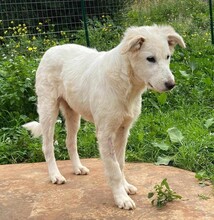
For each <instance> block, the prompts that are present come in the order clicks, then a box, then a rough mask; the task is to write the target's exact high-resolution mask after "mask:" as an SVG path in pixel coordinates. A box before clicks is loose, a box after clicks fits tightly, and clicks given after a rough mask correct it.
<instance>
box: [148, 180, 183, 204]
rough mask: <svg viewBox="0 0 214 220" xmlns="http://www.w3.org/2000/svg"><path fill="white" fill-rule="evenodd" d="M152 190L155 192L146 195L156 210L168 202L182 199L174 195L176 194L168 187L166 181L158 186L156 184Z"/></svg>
mask: <svg viewBox="0 0 214 220" xmlns="http://www.w3.org/2000/svg"><path fill="white" fill-rule="evenodd" d="M154 190H155V192H150V193H148V198H149V199H151V198H152V201H151V203H152V205H155V206H157V207H158V208H162V207H163V206H165V205H166V204H167V203H168V202H172V201H173V200H176V199H181V198H182V196H180V195H178V194H176V192H174V191H173V190H172V189H171V188H170V187H169V184H168V182H167V179H163V180H162V182H161V183H160V184H156V185H155V186H154Z"/></svg>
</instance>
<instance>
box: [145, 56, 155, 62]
mask: <svg viewBox="0 0 214 220" xmlns="http://www.w3.org/2000/svg"><path fill="white" fill-rule="evenodd" d="M146 59H147V60H148V61H149V62H150V63H155V62H156V59H155V57H147V58H146Z"/></svg>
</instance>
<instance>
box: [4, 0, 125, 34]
mask: <svg viewBox="0 0 214 220" xmlns="http://www.w3.org/2000/svg"><path fill="white" fill-rule="evenodd" d="M84 1H85V11H86V15H87V17H88V18H93V17H94V16H96V17H99V16H102V15H110V16H113V15H114V14H117V13H118V12H119V10H120V9H121V8H123V6H124V4H125V1H124V0H84ZM0 6H1V7H0V35H1V33H2V32H5V30H7V29H8V28H13V27H15V26H17V25H22V26H23V25H24V26H26V27H28V33H27V34H28V35H32V34H34V35H35V34H47V33H59V32H61V31H64V32H74V31H76V30H77V29H80V28H82V26H83V25H82V20H83V15H82V8H81V0H1V3H0ZM15 35H16V33H15V34H14V32H13V35H12V34H11V35H10V33H8V36H9V37H12V36H15Z"/></svg>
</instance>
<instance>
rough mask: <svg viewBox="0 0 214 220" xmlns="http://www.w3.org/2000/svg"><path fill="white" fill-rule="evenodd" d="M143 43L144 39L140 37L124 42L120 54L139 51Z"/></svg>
mask: <svg viewBox="0 0 214 220" xmlns="http://www.w3.org/2000/svg"><path fill="white" fill-rule="evenodd" d="M144 41H145V39H144V38H143V37H142V36H135V37H134V38H132V39H130V40H126V41H125V42H124V45H123V47H122V50H121V54H125V53H127V52H129V51H131V52H135V51H138V50H140V48H141V47H142V45H143V42H144Z"/></svg>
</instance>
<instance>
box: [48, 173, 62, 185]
mask: <svg viewBox="0 0 214 220" xmlns="http://www.w3.org/2000/svg"><path fill="white" fill-rule="evenodd" d="M50 179H51V182H52V183H54V184H64V183H66V179H65V177H64V176H62V175H61V174H60V173H59V174H53V175H51V176H50Z"/></svg>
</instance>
